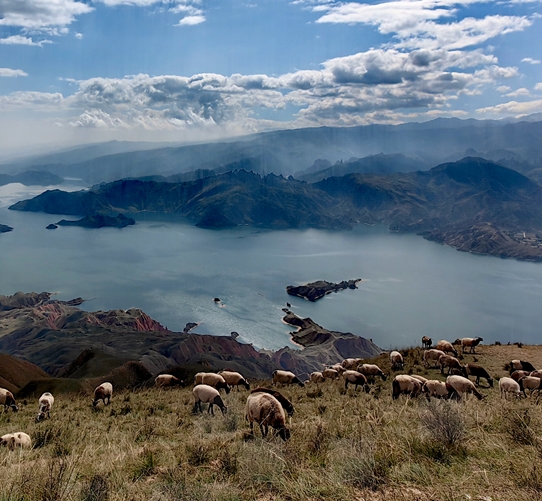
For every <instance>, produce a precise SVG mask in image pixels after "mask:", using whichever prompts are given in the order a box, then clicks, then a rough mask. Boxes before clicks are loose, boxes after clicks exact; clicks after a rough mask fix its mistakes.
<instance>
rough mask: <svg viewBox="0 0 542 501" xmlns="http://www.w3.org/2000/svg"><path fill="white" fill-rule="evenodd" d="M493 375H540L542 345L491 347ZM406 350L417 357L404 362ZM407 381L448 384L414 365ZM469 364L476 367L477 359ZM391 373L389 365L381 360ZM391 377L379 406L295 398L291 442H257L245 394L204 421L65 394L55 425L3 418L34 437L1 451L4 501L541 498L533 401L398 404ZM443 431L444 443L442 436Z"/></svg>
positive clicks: (147, 404) (174, 398) (177, 396)
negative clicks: (526, 371) (517, 367)
mask: <svg viewBox="0 0 542 501" xmlns="http://www.w3.org/2000/svg"><path fill="white" fill-rule="evenodd" d="M479 351H480V354H479V355H476V357H477V358H478V363H480V364H481V365H483V366H485V367H487V368H488V370H489V371H490V372H492V373H493V374H494V375H495V376H497V377H499V376H503V375H505V374H506V372H505V371H504V369H503V367H504V365H505V364H506V362H508V361H509V360H510V359H512V358H520V359H524V360H529V361H531V362H533V364H534V365H535V366H539V367H542V348H540V347H536V348H533V347H524V348H521V349H520V348H517V347H515V346H514V347H509V346H502V347H494V346H491V347H480V348H479ZM405 352H406V351H405ZM416 360H421V351H420V350H417V349H414V350H410V351H409V352H408V357H407V366H406V367H405V371H404V372H409V371H412V372H415V373H420V374H424V375H426V376H429V377H434V376H435V377H437V378H440V375H439V374H438V371H436V370H426V369H425V368H423V366H421V365H419V364H416V363H414V361H416ZM472 360H473V356H472V355H468V356H466V357H465V360H464V361H463V362H465V361H472ZM377 363H379V364H380V365H381V366H382V367H386V370H388V371H389V366H388V365H387V360H386V358H385V357H381V358H379V359H377ZM391 379H392V378H388V380H387V381H386V382H381V381H377V382H376V383H375V384H374V385H373V390H372V392H371V393H370V394H365V393H362V392H361V391H358V392H357V393H355V392H354V390H352V389H348V391H346V392H344V391H343V390H342V385H341V384H340V383H339V382H327V383H326V384H322V385H320V386H319V390H320V391H318V392H315V391H314V390H315V388H314V386H313V387H310V386H307V387H306V388H299V387H295V388H288V389H284V393H285V394H286V395H287V396H288V397H289V398H291V399H292V401H293V403H294V405H295V408H296V412H295V414H294V417H293V418H292V419H291V424H290V426H291V431H292V435H291V440H290V441H289V442H286V443H284V442H282V441H281V440H280V439H279V438H278V437H271V438H270V439H268V440H262V439H261V437H260V435H259V434H258V433H257V435H256V438H255V439H252V440H248V439H247V433H246V432H247V430H248V425H247V424H246V422H245V421H244V405H245V401H246V392H245V391H240V392H235V391H233V392H231V393H230V394H229V395H227V396H226V397H225V400H226V403H227V405H228V414H227V415H226V416H225V417H223V416H222V415H221V414H220V413H218V414H217V415H215V416H214V417H212V416H208V415H207V414H204V415H193V414H192V413H191V412H192V395H191V390H190V388H186V389H180V388H175V389H171V390H157V389H145V390H140V391H135V392H131V393H130V392H125V393H116V394H115V395H114V397H113V400H112V404H111V405H110V406H109V407H105V408H104V407H102V406H101V405H100V406H99V408H98V409H97V410H93V408H92V405H91V401H90V398H89V397H83V396H81V395H58V396H57V398H56V401H55V406H54V408H53V410H52V412H51V416H52V417H51V419H50V420H47V421H45V422H41V423H35V422H34V418H35V413H36V410H37V404H36V402H35V400H31V401H30V400H29V404H28V405H27V406H24V405H21V410H20V412H19V413H18V414H12V413H11V412H10V413H6V414H2V415H0V432H1V433H2V434H3V433H8V432H13V431H25V432H27V433H29V434H30V435H31V436H32V439H33V442H34V444H35V448H34V449H32V450H23V451H14V452H10V451H8V450H5V449H2V450H0V500H17V501H18V500H46V501H57V500H58V501H62V500H66V501H72V500H84V501H117V500H118V501H120V500H127V499H131V500H136V501H137V500H153V501H170V500H171V501H173V500H192V501H197V500H200V499H201V500H204V499H205V500H207V501H209V500H210V501H234V500H239V501H244V500H258V501H282V500H285V501H286V500H288V501H306V500H315V501H316V500H324V499H326V500H327V499H329V500H337V499H352V500H367V501H369V500H374V501H380V500H382V501H384V500H401V501H414V500H442V501H451V500H468V499H472V500H480V501H481V500H489V499H491V500H493V501H496V500H505V499H506V501H508V500H509V499H510V497H511V495H512V496H513V498H514V500H518V501H522V500H525V501H527V500H529V501H530V500H532V499H537V498H540V497H541V496H542V468H539V465H540V459H541V458H542V441H541V432H540V430H541V429H542V427H541V425H542V416H541V412H540V408H539V407H538V406H537V404H536V402H535V400H534V399H524V400H521V401H506V402H505V401H501V400H500V397H499V394H498V389H497V388H494V389H491V390H490V389H486V388H482V390H481V391H482V393H483V394H484V395H487V398H486V399H484V400H483V401H481V402H479V401H477V400H476V399H474V398H469V399H467V400H466V401H464V402H459V403H457V402H434V403H433V402H432V403H431V404H428V403H427V402H426V401H425V400H424V399H419V400H408V399H406V398H403V397H401V398H400V399H399V400H397V401H392V399H391ZM436 430H437V431H436Z"/></svg>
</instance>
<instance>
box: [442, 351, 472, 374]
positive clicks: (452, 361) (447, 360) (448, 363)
mask: <svg viewBox="0 0 542 501" xmlns="http://www.w3.org/2000/svg"><path fill="white" fill-rule="evenodd" d="M438 363H439V365H440V373H441V374H444V368H445V367H447V368H448V375H450V373H451V372H452V369H455V370H456V371H458V372H459V373H460V374H461V375H462V376H464V377H467V371H466V370H465V368H464V367H463V366H462V365H461V363H460V362H459V360H457V358H455V357H452V356H451V355H441V356H440V358H439V359H438Z"/></svg>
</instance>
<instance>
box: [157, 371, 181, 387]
mask: <svg viewBox="0 0 542 501" xmlns="http://www.w3.org/2000/svg"><path fill="white" fill-rule="evenodd" d="M182 383H183V382H182V381H181V380H180V379H179V378H176V377H175V376H173V375H171V374H160V375H158V376H156V378H155V379H154V384H155V385H156V387H157V388H167V387H168V386H177V385H181V384H182Z"/></svg>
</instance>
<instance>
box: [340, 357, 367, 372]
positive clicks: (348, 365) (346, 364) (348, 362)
mask: <svg viewBox="0 0 542 501" xmlns="http://www.w3.org/2000/svg"><path fill="white" fill-rule="evenodd" d="M361 362H363V358H345V359H344V360H343V361H342V362H341V365H342V366H343V369H345V370H353V369H354V368H355V367H357V366H358V365H359V364H360V363H361Z"/></svg>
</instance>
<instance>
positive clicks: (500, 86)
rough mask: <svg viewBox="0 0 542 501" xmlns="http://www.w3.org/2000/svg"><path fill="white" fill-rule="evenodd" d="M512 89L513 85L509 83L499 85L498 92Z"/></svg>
mask: <svg viewBox="0 0 542 501" xmlns="http://www.w3.org/2000/svg"><path fill="white" fill-rule="evenodd" d="M511 90H512V87H510V86H508V85H499V87H497V92H500V93H501V94H504V93H505V92H509V91H511Z"/></svg>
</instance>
